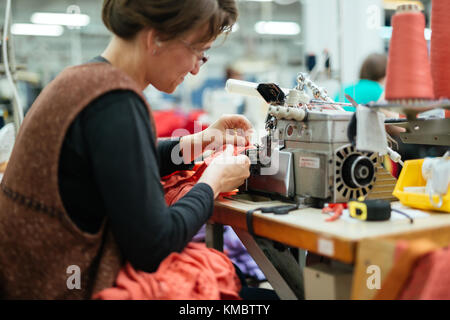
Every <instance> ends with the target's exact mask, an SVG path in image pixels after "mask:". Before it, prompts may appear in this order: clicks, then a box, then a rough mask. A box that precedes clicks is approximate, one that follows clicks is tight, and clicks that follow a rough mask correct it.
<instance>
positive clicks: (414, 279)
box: [374, 239, 450, 300]
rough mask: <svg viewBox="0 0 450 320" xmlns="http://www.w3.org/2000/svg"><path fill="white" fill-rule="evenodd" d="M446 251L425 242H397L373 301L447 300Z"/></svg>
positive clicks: (449, 254)
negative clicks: (392, 261) (390, 265)
mask: <svg viewBox="0 0 450 320" xmlns="http://www.w3.org/2000/svg"><path fill="white" fill-rule="evenodd" d="M449 265H450V249H449V248H445V249H440V248H439V247H438V246H437V245H436V244H435V243H434V242H432V241H430V240H428V239H418V240H413V241H404V240H403V241H398V242H397V243H396V247H395V253H394V265H393V266H392V268H391V270H390V271H389V273H388V274H387V275H386V277H385V279H384V281H383V284H382V285H381V289H380V290H379V291H378V292H377V294H376V295H375V297H374V299H375V300H393V299H401V300H413V299H420V300H429V299H432V300H448V299H450V289H449V288H450V273H449V271H450V269H449Z"/></svg>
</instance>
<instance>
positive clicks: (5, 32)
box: [2, 0, 23, 132]
mask: <svg viewBox="0 0 450 320" xmlns="http://www.w3.org/2000/svg"><path fill="white" fill-rule="evenodd" d="M10 16H11V0H6V13H5V23H4V27H3V41H2V51H3V64H4V66H5V73H6V78H7V79H8V82H9V84H10V86H11V89H12V91H13V95H14V100H15V101H16V108H15V109H16V110H14V114H15V117H17V123H16V126H17V128H16V132H17V131H18V130H19V127H20V125H21V124H22V121H23V109H22V104H21V103H20V97H19V93H18V92H17V88H16V86H15V84H14V80H13V78H12V75H11V71H10V69H9V59H8V46H7V41H8V29H9V19H10ZM9 40H10V41H11V39H9ZM13 107H14V105H13Z"/></svg>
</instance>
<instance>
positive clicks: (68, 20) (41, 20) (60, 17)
mask: <svg viewBox="0 0 450 320" xmlns="http://www.w3.org/2000/svg"><path fill="white" fill-rule="evenodd" d="M90 20H91V19H90V18H89V16H88V15H87V14H79V13H49V12H36V13H33V15H32V16H31V22H33V23H38V24H55V25H61V26H71V27H85V26H87V25H88V24H89V22H90Z"/></svg>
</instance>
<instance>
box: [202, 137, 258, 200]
mask: <svg viewBox="0 0 450 320" xmlns="http://www.w3.org/2000/svg"><path fill="white" fill-rule="evenodd" d="M233 151H234V147H233V146H231V145H227V147H226V149H225V151H224V152H223V153H222V154H221V155H220V156H218V157H217V158H215V159H214V160H213V161H212V162H211V163H210V164H209V166H208V168H206V170H205V172H203V174H202V176H201V178H200V180H199V181H198V182H199V183H200V182H203V183H206V184H208V185H209V186H210V187H211V188H212V189H213V191H214V198H216V197H217V196H218V195H219V193H221V192H227V191H232V190H234V189H236V188H237V187H239V186H240V185H242V184H243V183H244V181H245V179H247V178H248V177H249V176H250V159H249V158H248V157H247V156H246V155H243V154H240V155H237V156H234V155H233Z"/></svg>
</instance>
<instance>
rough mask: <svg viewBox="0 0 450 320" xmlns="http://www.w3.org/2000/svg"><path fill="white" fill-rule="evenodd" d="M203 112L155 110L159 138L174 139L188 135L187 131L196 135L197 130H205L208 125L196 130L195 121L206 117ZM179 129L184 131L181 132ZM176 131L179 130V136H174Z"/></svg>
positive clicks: (154, 115) (154, 116)
mask: <svg viewBox="0 0 450 320" xmlns="http://www.w3.org/2000/svg"><path fill="white" fill-rule="evenodd" d="M204 114H205V112H204V111H202V110H198V111H191V112H189V113H184V112H182V111H181V110H154V111H153V119H154V120H155V124H156V132H157V135H158V137H172V136H181V135H186V131H187V132H189V133H194V131H195V129H197V130H200V131H201V130H204V129H206V128H207V127H208V125H207V124H201V127H200V128H195V125H194V124H195V121H198V120H199V118H200V117H201V116H202V115H204ZM179 129H184V130H185V131H184V132H183V130H179ZM175 130H179V134H174V131H175Z"/></svg>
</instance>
